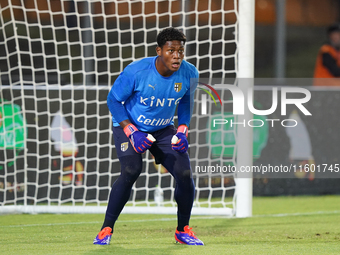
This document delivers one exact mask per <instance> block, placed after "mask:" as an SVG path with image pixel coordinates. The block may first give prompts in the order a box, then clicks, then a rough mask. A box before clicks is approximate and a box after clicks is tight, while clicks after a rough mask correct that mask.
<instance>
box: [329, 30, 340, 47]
mask: <svg viewBox="0 0 340 255" xmlns="http://www.w3.org/2000/svg"><path fill="white" fill-rule="evenodd" d="M329 38H330V40H331V42H332V44H333V45H334V46H335V47H340V32H339V31H334V32H332V33H331V34H330V35H329Z"/></svg>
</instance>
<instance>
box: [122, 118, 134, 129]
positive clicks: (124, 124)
mask: <svg viewBox="0 0 340 255" xmlns="http://www.w3.org/2000/svg"><path fill="white" fill-rule="evenodd" d="M129 124H131V122H130V120H129V119H126V120H123V121H121V122H119V125H120V126H121V127H122V129H124V128H125V127H126V126H127V125H129Z"/></svg>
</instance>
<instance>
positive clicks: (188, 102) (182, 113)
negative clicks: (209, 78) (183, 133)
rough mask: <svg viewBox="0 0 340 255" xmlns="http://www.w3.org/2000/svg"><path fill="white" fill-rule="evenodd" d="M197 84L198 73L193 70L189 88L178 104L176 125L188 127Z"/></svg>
mask: <svg viewBox="0 0 340 255" xmlns="http://www.w3.org/2000/svg"><path fill="white" fill-rule="evenodd" d="M197 84H198V71H197V69H196V68H194V72H193V75H192V77H191V78H190V87H189V89H188V90H187V92H186V93H185V94H184V96H183V97H182V99H181V101H180V102H179V104H178V111H177V115H178V125H179V126H180V125H186V126H189V125H190V121H191V116H192V113H193V111H194V97H195V91H196V88H197Z"/></svg>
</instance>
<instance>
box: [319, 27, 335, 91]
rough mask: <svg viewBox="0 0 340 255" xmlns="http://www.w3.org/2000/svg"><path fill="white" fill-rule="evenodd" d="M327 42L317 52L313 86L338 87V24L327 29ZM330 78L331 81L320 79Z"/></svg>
mask: <svg viewBox="0 0 340 255" xmlns="http://www.w3.org/2000/svg"><path fill="white" fill-rule="evenodd" d="M327 35H328V42H327V43H325V44H324V45H322V47H321V48H320V50H319V53H318V56H317V60H316V66H315V70H314V78H315V79H314V85H316V86H340V79H336V78H340V23H336V24H333V25H331V26H330V27H329V28H328V29H327ZM320 78H331V79H320Z"/></svg>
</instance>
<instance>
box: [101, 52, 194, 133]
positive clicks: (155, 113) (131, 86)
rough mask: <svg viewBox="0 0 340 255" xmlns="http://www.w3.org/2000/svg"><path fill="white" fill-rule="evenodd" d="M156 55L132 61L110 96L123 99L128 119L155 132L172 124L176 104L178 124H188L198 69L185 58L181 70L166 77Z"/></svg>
mask: <svg viewBox="0 0 340 255" xmlns="http://www.w3.org/2000/svg"><path fill="white" fill-rule="evenodd" d="M156 59H157V57H148V58H144V59H142V60H138V61H135V62H132V63H131V64H129V65H128V66H127V67H126V68H125V69H124V70H123V72H122V73H121V74H120V75H119V77H118V78H117V79H116V81H115V82H114V84H113V86H112V88H111V90H110V93H109V95H108V98H110V97H114V98H115V99H116V100H117V101H119V102H121V103H123V105H124V108H125V110H126V113H127V116H128V118H129V120H130V121H131V123H133V124H134V125H135V126H136V127H137V128H138V129H139V130H141V131H144V132H154V131H157V130H159V129H162V128H165V127H166V126H169V125H173V124H174V115H175V111H176V107H177V106H178V110H177V115H178V124H179V125H181V124H185V125H187V126H189V123H190V119H191V115H192V110H193V103H194V93H195V90H196V87H197V81H198V71H197V69H196V67H195V66H194V65H192V64H190V63H188V62H186V61H185V60H183V61H182V63H181V66H180V68H179V69H178V71H176V72H174V73H173V74H172V75H171V76H169V77H164V76H162V75H160V74H159V73H158V71H157V69H156V65H155V64H156ZM109 108H110V107H109ZM110 110H111V113H112V115H113V117H112V121H113V126H119V123H118V122H117V121H116V119H115V118H114V115H116V114H119V113H117V112H114V110H112V109H111V108H110ZM116 116H117V115H116Z"/></svg>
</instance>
